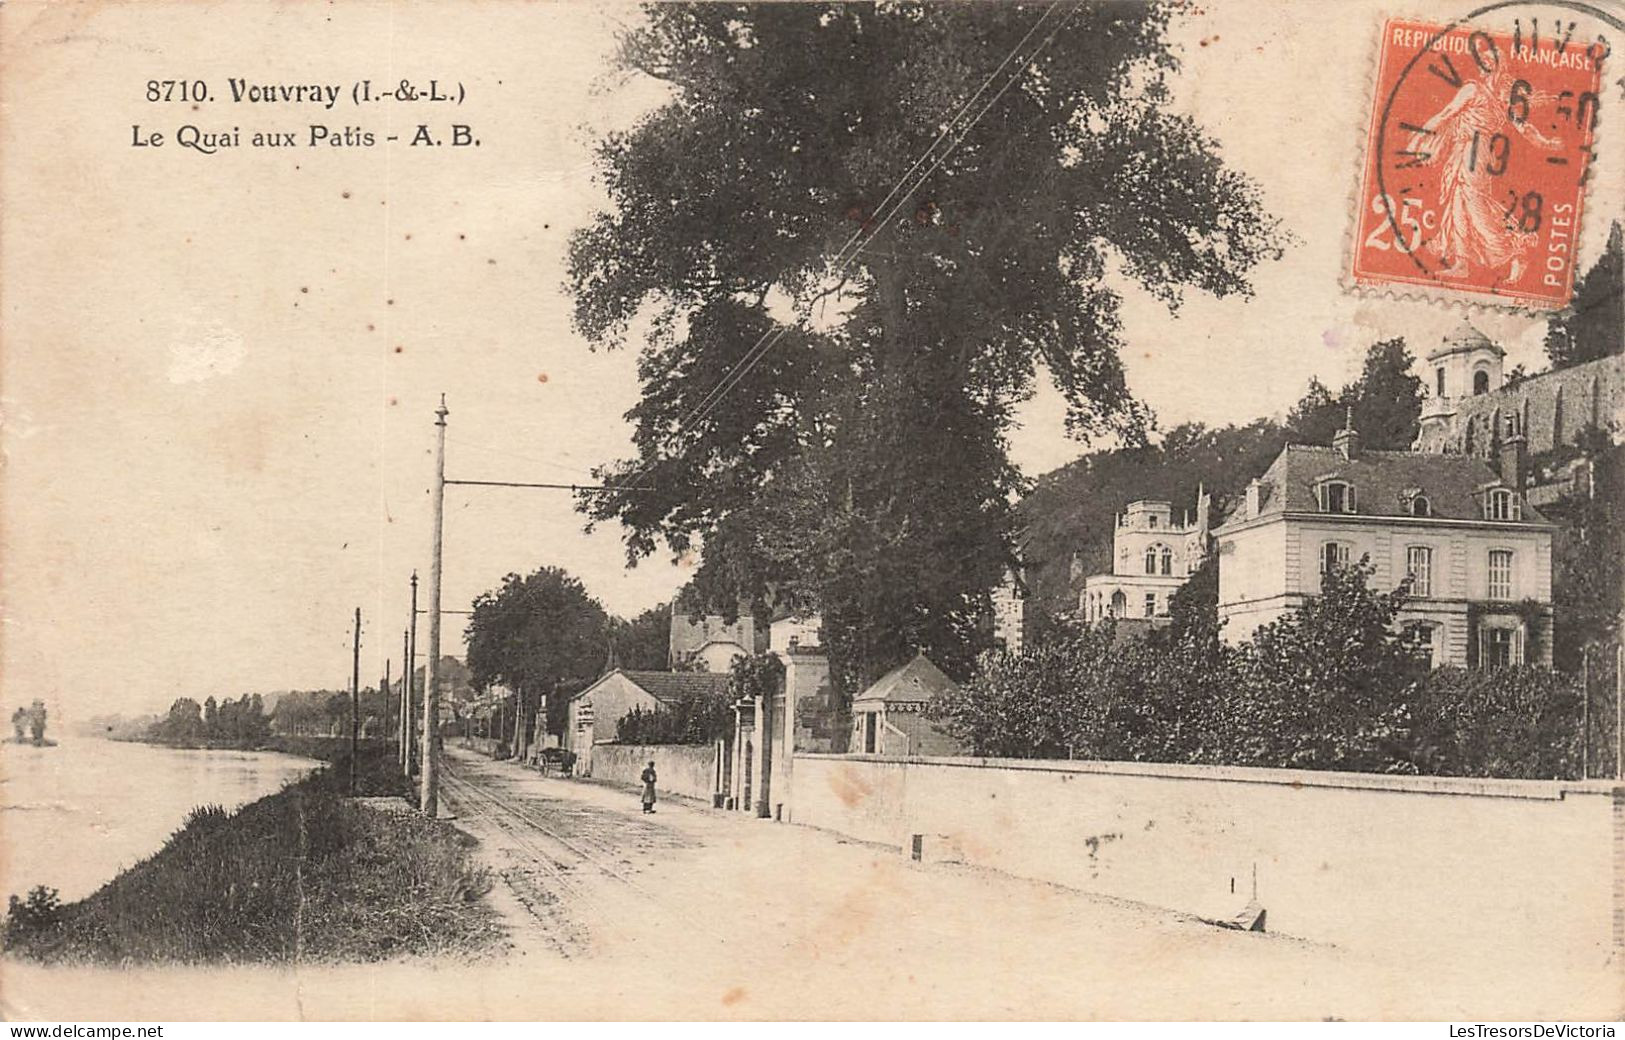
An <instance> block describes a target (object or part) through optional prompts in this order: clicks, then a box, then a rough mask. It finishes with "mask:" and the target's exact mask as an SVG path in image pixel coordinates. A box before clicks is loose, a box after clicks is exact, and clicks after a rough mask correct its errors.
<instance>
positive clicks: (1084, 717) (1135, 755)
mask: <svg viewBox="0 0 1625 1040" xmlns="http://www.w3.org/2000/svg"><path fill="white" fill-rule="evenodd" d="M1369 576H1370V568H1369V567H1368V566H1366V565H1365V564H1364V563H1361V564H1358V565H1355V566H1353V567H1349V568H1344V569H1340V570H1338V571H1337V572H1335V573H1333V574H1329V575H1326V576H1325V579H1324V581H1323V591H1322V593H1321V595H1320V596H1318V597H1316V598H1315V599H1313V600H1311V601H1310V602H1309V603H1308V604H1307V605H1305V606H1304V607H1303V608H1302V609H1301V610H1298V611H1296V612H1295V613H1293V614H1290V615H1288V616H1286V617H1283V618H1281V619H1280V620H1278V621H1276V622H1273V623H1272V624H1269V625H1266V626H1264V627H1263V628H1261V629H1259V630H1258V632H1256V633H1255V634H1254V636H1253V638H1252V639H1251V640H1250V641H1248V642H1246V643H1243V644H1241V645H1239V646H1226V645H1225V644H1223V643H1222V642H1221V641H1220V640H1219V638H1218V631H1219V629H1218V624H1217V621H1216V619H1215V617H1214V616H1212V615H1210V611H1209V607H1208V606H1207V605H1206V604H1205V602H1204V603H1193V602H1189V601H1187V602H1185V603H1183V604H1181V609H1180V615H1181V616H1180V617H1178V618H1177V619H1176V621H1177V623H1176V624H1174V625H1171V626H1170V627H1169V628H1167V629H1164V630H1162V631H1159V632H1153V633H1152V634H1151V635H1150V636H1148V637H1147V638H1146V639H1144V640H1132V639H1123V638H1119V637H1118V634H1117V632H1116V630H1115V626H1114V625H1112V624H1111V623H1110V622H1108V623H1106V624H1104V625H1100V626H1096V627H1094V628H1088V627H1085V626H1081V625H1078V624H1076V623H1072V624H1057V625H1055V626H1054V627H1052V629H1051V630H1050V631H1049V633H1048V634H1047V636H1046V638H1045V639H1044V640H1043V641H1042V642H1039V643H1036V644H1034V645H1032V646H1030V647H1029V648H1028V649H1027V650H1026V651H1025V652H1023V653H1022V654H1020V655H1010V654H1005V653H1000V652H995V653H992V654H988V655H985V656H984V657H983V659H982V661H981V666H980V669H979V671H978V674H977V675H976V676H975V677H974V678H973V679H972V680H971V681H970V682H969V683H967V684H965V686H964V687H963V688H961V689H958V690H955V691H953V692H951V693H950V694H948V695H946V696H944V697H942V698H940V699H939V700H937V701H936V702H934V703H933V704H932V705H931V707H930V709H929V713H930V714H931V715H932V716H933V717H934V718H937V719H939V720H941V721H942V722H943V725H944V728H946V729H947V730H948V731H949V732H951V733H953V734H954V735H955V736H957V737H959V738H960V739H961V740H964V741H966V742H967V743H968V744H970V745H971V747H972V748H973V749H974V750H975V751H976V753H978V754H983V755H997V756H1001V757H1012V758H1023V757H1040V758H1063V757H1087V758H1100V759H1115V760H1124V761H1155V762H1187V763H1206V764H1220V765H1245V766H1264V767H1273V768H1300V769H1342V770H1351V771H1356V772H1383V773H1418V772H1420V773H1428V774H1433V775H1456V776H1498V777H1517V778H1552V777H1574V776H1578V775H1579V772H1580V770H1579V764H1580V758H1579V754H1580V752H1579V746H1580V691H1579V687H1578V684H1577V683H1576V682H1575V681H1574V680H1572V679H1570V678H1566V677H1564V676H1561V675H1559V674H1557V673H1554V672H1552V671H1550V670H1548V669H1544V668H1538V667H1518V668H1505V669H1496V670H1488V671H1463V670H1461V669H1449V668H1446V669H1439V670H1437V671H1429V670H1428V668H1427V665H1426V662H1425V661H1423V660H1422V659H1421V658H1420V657H1419V656H1418V655H1417V653H1416V651H1415V649H1414V648H1413V647H1412V646H1411V645H1410V644H1409V643H1408V642H1407V641H1406V640H1405V639H1404V637H1403V636H1401V635H1398V634H1396V633H1395V632H1394V627H1395V617H1396V612H1397V610H1398V608H1399V606H1400V603H1401V602H1402V600H1403V592H1402V591H1396V592H1392V593H1376V592H1372V591H1371V590H1370V589H1369V588H1368V587H1367V579H1368V578H1369ZM1197 598H1202V597H1197ZM1611 710H1612V698H1611V696H1607V695H1606V694H1604V695H1600V696H1599V695H1598V694H1596V693H1595V692H1594V694H1593V704H1592V711H1593V728H1592V744H1593V748H1594V751H1593V754H1592V765H1593V772H1607V771H1608V770H1609V769H1611V768H1612V765H1613V760H1612V756H1611V755H1610V754H1608V753H1607V750H1606V747H1603V745H1604V744H1605V743H1606V740H1607V739H1608V738H1609V737H1610V736H1611V733H1612V730H1611V725H1612V721H1611V719H1610V718H1608V717H1607V716H1608V715H1609V714H1611ZM1599 747H1603V750H1602V751H1597V750H1595V749H1597V748H1599Z"/></svg>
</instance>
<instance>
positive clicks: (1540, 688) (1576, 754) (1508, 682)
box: [1410, 665, 1580, 779]
mask: <svg viewBox="0 0 1625 1040" xmlns="http://www.w3.org/2000/svg"><path fill="white" fill-rule="evenodd" d="M1410 693H1411V698H1412V706H1411V711H1412V718H1413V720H1414V732H1415V739H1414V742H1413V746H1414V749H1415V750H1414V757H1415V762H1416V765H1417V767H1418V768H1419V769H1420V770H1421V771H1422V772H1425V773H1429V774H1433V775H1440V776H1499V777H1523V778H1528V779H1551V778H1566V777H1575V776H1578V775H1579V765H1580V688H1579V684H1578V683H1577V682H1575V681H1574V680H1573V679H1572V678H1569V677H1565V676H1562V675H1559V674H1557V673H1556V672H1553V671H1550V670H1549V669H1546V668H1540V667H1534V666H1528V665H1525V666H1521V667H1517V668H1498V669H1494V670H1492V671H1467V670H1464V669H1460V668H1440V669H1438V670H1436V671H1434V672H1432V673H1430V674H1429V675H1427V676H1426V677H1425V678H1423V679H1422V680H1421V681H1420V682H1418V683H1416V684H1415V685H1414V686H1413V687H1412V690H1411V691H1410Z"/></svg>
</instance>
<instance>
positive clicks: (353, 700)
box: [350, 607, 361, 798]
mask: <svg viewBox="0 0 1625 1040" xmlns="http://www.w3.org/2000/svg"><path fill="white" fill-rule="evenodd" d="M354 642H355V651H354V658H353V659H352V664H351V666H350V797H352V798H354V797H355V752H356V742H357V738H359V737H360V736H361V608H360V607H357V608H355V640H354Z"/></svg>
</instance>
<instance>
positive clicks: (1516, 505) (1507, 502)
mask: <svg viewBox="0 0 1625 1040" xmlns="http://www.w3.org/2000/svg"><path fill="white" fill-rule="evenodd" d="M1522 518H1523V510H1522V503H1520V502H1519V501H1518V496H1517V495H1514V494H1513V493H1512V492H1511V491H1510V490H1508V489H1506V488H1491V489H1490V490H1489V492H1488V493H1487V494H1486V495H1485V496H1484V519H1486V520H1520V519H1522Z"/></svg>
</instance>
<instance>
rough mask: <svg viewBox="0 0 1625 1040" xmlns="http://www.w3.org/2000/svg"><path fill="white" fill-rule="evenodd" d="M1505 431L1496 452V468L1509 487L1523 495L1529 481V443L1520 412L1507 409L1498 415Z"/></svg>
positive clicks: (1498, 419)
mask: <svg viewBox="0 0 1625 1040" xmlns="http://www.w3.org/2000/svg"><path fill="white" fill-rule="evenodd" d="M1496 422H1497V425H1498V426H1499V428H1500V429H1501V430H1502V431H1503V432H1502V435H1501V437H1500V444H1499V446H1498V448H1497V450H1496V454H1495V463H1496V465H1495V468H1496V470H1497V471H1499V472H1500V474H1501V479H1502V480H1503V481H1504V482H1505V483H1506V485H1507V487H1509V488H1511V489H1512V490H1513V491H1515V492H1517V493H1518V494H1519V495H1522V494H1523V493H1524V491H1525V490H1526V489H1527V487H1528V483H1529V444H1528V442H1527V441H1526V440H1524V436H1523V424H1522V423H1521V422H1519V421H1518V413H1517V412H1514V411H1507V412H1505V413H1502V414H1500V415H1498V416H1497V417H1496Z"/></svg>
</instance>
